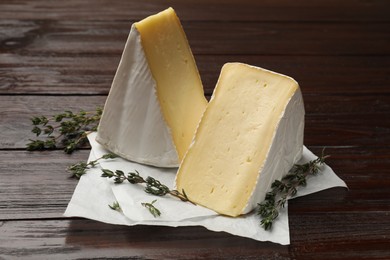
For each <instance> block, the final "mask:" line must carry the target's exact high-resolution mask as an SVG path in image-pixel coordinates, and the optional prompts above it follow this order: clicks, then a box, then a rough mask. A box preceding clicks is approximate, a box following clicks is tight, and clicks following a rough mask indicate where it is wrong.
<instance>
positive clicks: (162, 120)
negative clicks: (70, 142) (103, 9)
mask: <svg viewBox="0 0 390 260" xmlns="http://www.w3.org/2000/svg"><path fill="white" fill-rule="evenodd" d="M206 105H207V100H206V99H205V97H204V93H203V87H202V82H201V79H200V76H199V72H198V69H197V67H196V64H195V60H194V57H193V55H192V53H191V49H190V47H189V45H188V42H187V39H186V36H185V33H184V31H183V29H182V26H181V24H180V21H179V18H178V17H177V16H176V14H175V11H174V10H173V9H172V8H168V9H166V10H165V11H162V12H160V13H158V14H156V15H152V16H150V17H147V18H146V19H144V20H142V21H140V22H137V23H135V24H133V26H132V27H131V31H130V34H129V37H128V39H127V42H126V46H125V49H124V51H123V54H122V58H121V61H120V63H119V66H118V69H117V71H116V74H115V77H114V80H113V83H112V86H111V89H110V93H109V95H108V98H107V100H106V104H105V107H104V111H103V115H102V118H101V121H100V124H99V127H98V134H97V139H96V140H97V141H98V142H99V143H100V144H102V145H103V146H104V147H105V148H107V149H108V150H110V151H112V152H113V153H115V154H118V155H119V156H121V157H124V158H126V159H129V160H131V161H135V162H138V163H143V164H148V165H154V166H159V167H176V166H178V165H179V163H180V161H181V159H182V158H183V156H184V154H185V152H186V151H187V149H188V147H189V145H190V144H191V141H192V138H193V136H194V133H195V130H196V127H197V125H198V123H199V121H200V118H201V116H202V114H203V112H204V110H205V108H206Z"/></svg>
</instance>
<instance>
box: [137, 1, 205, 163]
mask: <svg viewBox="0 0 390 260" xmlns="http://www.w3.org/2000/svg"><path fill="white" fill-rule="evenodd" d="M135 26H136V28H137V30H138V31H139V33H140V35H141V44H142V46H143V48H144V51H145V55H146V58H147V61H148V64H149V67H150V69H151V72H152V75H153V78H154V79H155V81H156V83H157V96H158V100H159V103H160V106H161V110H162V112H163V116H164V118H165V120H166V122H167V124H168V126H169V128H170V130H171V131H172V137H173V141H174V144H175V146H176V150H177V153H178V156H179V159H180V160H181V159H182V158H183V156H184V154H185V152H186V151H187V149H188V147H189V145H190V144H191V141H192V138H193V135H194V133H195V130H196V127H197V125H198V123H199V120H200V118H201V116H202V114H203V112H204V110H205V108H206V105H207V100H206V99H205V97H204V93H203V86H202V82H201V79H200V76H199V72H198V69H197V67H196V64H195V60H194V57H193V55H192V53H191V49H190V47H189V45H188V42H187V39H186V36H185V33H184V31H183V29H182V26H181V24H180V21H179V19H178V17H177V16H176V14H175V11H174V10H173V9H172V8H168V9H166V10H164V11H162V12H160V13H158V14H156V15H152V16H149V17H148V18H146V19H144V20H142V21H140V22H138V23H135Z"/></svg>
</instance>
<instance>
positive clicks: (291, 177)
mask: <svg viewBox="0 0 390 260" xmlns="http://www.w3.org/2000/svg"><path fill="white" fill-rule="evenodd" d="M328 157H329V155H324V150H323V151H322V155H321V157H318V158H317V159H315V160H312V161H309V162H308V163H305V164H295V165H294V166H293V167H292V168H291V170H290V171H289V172H288V174H286V175H285V176H284V177H283V178H282V179H281V180H275V181H274V182H273V183H272V185H271V191H269V192H268V193H267V194H266V196H265V199H264V201H263V202H261V203H259V204H258V211H257V214H258V215H260V217H261V222H260V225H261V226H263V228H264V229H265V230H269V229H271V228H272V224H273V222H274V220H275V219H276V218H277V217H278V216H279V211H280V209H281V208H283V207H284V206H285V204H286V201H287V199H288V198H290V197H293V196H295V194H296V193H297V188H298V187H299V186H306V177H307V176H309V175H316V174H317V173H318V172H319V171H320V166H321V165H322V164H323V163H324V162H325V159H326V158H328Z"/></svg>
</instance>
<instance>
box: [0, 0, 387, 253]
mask: <svg viewBox="0 0 390 260" xmlns="http://www.w3.org/2000/svg"><path fill="white" fill-rule="evenodd" d="M219 2H221V3H223V4H220V3H219ZM168 6H172V7H174V8H175V9H176V11H177V13H178V15H179V17H180V18H181V20H182V23H183V26H184V29H185V31H186V33H187V36H188V39H189V42H190V45H191V47H192V50H193V53H194V55H195V59H196V61H197V63H198V67H199V70H200V73H201V76H202V80H203V83H204V88H205V93H206V95H207V96H208V97H209V96H210V94H211V93H212V90H213V88H214V85H215V83H216V79H217V77H218V74H219V70H220V68H221V66H222V65H223V64H224V63H225V62H228V61H241V62H246V63H249V64H253V65H257V66H261V67H265V68H268V69H271V70H275V71H277V72H280V73H283V74H287V75H290V76H292V77H294V78H295V79H296V80H297V81H298V82H299V83H300V85H301V88H302V92H303V95H304V99H305V108H306V112H307V115H306V129H305V145H307V146H308V147H309V149H311V150H312V151H314V152H315V153H317V154H319V153H320V151H321V150H322V148H323V147H325V146H326V147H327V149H326V151H327V153H328V154H331V156H332V157H331V158H330V159H329V160H328V163H329V165H330V166H331V167H332V168H333V169H334V170H335V172H336V173H337V174H338V175H339V176H340V177H341V178H342V179H343V180H345V181H346V182H347V184H348V186H349V188H350V189H349V191H347V190H346V189H343V188H334V189H330V190H326V191H323V192H319V193H317V194H313V195H310V196H306V197H303V198H298V199H294V200H292V201H291V202H290V203H289V224H290V232H291V236H290V237H291V245H289V246H282V245H278V244H273V243H269V242H257V241H253V240H250V239H246V238H240V237H235V236H233V235H230V234H226V233H222V232H220V233H217V232H211V231H208V230H206V229H205V228H202V227H186V228H169V227H157V226H135V227H123V226H114V225H108V224H103V223H99V222H95V221H92V220H87V219H80V218H65V217H63V215H62V214H63V212H64V210H65V208H66V206H67V204H68V202H69V200H70V198H71V196H72V193H73V191H74V188H75V187H76V185H77V180H75V179H70V178H69V173H67V172H66V170H65V169H66V167H67V166H69V165H71V164H73V163H75V162H78V161H80V160H86V159H87V157H88V154H89V149H88V147H86V148H85V149H81V150H80V151H77V152H75V153H74V154H72V155H67V154H65V153H64V152H63V151H62V150H60V149H58V150H55V151H43V152H27V151H25V146H26V143H28V140H29V139H30V138H34V136H33V134H32V133H30V130H31V129H32V126H31V123H30V117H32V116H35V115H51V114H54V113H57V112H62V111H63V110H66V109H68V110H73V111H79V110H80V109H84V110H93V109H94V108H95V107H96V106H98V105H100V106H102V105H103V104H104V101H105V98H106V96H107V93H108V91H109V88H110V84H111V81H112V79H113V76H114V73H115V70H116V67H117V65H118V62H119V58H120V55H121V52H122V49H123V47H124V43H125V40H126V37H127V35H128V32H129V29H130V26H131V23H132V22H134V21H137V20H140V19H142V18H144V17H146V16H148V15H150V14H153V13H156V12H158V11H161V10H163V9H165V8H166V7H168ZM389 145H390V2H389V1H385V0H383V1H382V0H367V1H364V0H362V1H359V0H345V1H333V0H320V1H315V2H314V1H308V0H301V1H287V0H282V1H278V2H275V1H254V0H253V1H249V0H240V1H232V0H226V1H216V0H212V1H211V0H208V1H206V0H200V1H199V0H197V1H196V0H187V1H179V0H175V1H162V0H156V1H108V0H99V1H82V0H68V1H44V0H37V1H30V0H15V1H12V0H2V1H1V3H0V259H75V258H81V259H91V258H98V259H107V258H120V259H127V258H130V259H138V258H140V259H193V258H201V259H218V258H233V259H290V258H292V259H309V258H312V259H390V250H389V246H390V188H389V187H390V148H389ZM254 228H259V227H254Z"/></svg>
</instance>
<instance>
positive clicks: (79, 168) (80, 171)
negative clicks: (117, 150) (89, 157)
mask: <svg viewBox="0 0 390 260" xmlns="http://www.w3.org/2000/svg"><path fill="white" fill-rule="evenodd" d="M117 157H118V155H116V154H113V153H107V154H104V155H103V156H102V157H100V158H97V159H96V160H93V161H90V162H88V163H86V162H78V163H75V164H73V165H71V166H69V167H68V169H67V170H68V171H69V172H70V173H72V176H71V177H72V178H76V179H80V178H81V176H82V175H84V174H85V173H86V172H87V170H88V169H90V168H93V167H95V166H96V164H98V162H99V160H102V159H104V160H107V159H114V158H117Z"/></svg>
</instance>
